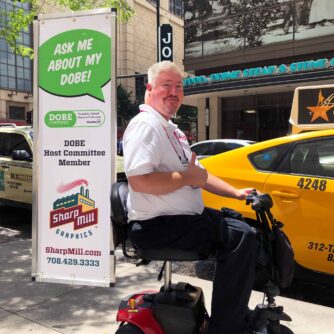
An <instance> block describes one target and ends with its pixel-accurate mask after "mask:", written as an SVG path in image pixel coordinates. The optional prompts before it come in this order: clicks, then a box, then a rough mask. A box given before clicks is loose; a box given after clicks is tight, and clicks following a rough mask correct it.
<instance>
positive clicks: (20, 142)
mask: <svg viewBox="0 0 334 334" xmlns="http://www.w3.org/2000/svg"><path fill="white" fill-rule="evenodd" d="M1 135H2V136H1V143H2V144H1V148H0V155H2V156H7V157H10V156H11V155H12V152H13V151H14V150H26V151H27V152H29V153H30V154H31V155H32V152H31V149H30V147H29V144H28V142H27V140H26V139H25V137H24V136H22V135H20V134H17V133H2V134H1Z"/></svg>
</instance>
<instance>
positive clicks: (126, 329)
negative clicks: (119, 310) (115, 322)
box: [115, 324, 144, 334]
mask: <svg viewBox="0 0 334 334" xmlns="http://www.w3.org/2000/svg"><path fill="white" fill-rule="evenodd" d="M115 334H144V332H143V331H141V330H140V329H139V328H138V327H136V326H134V325H131V324H126V325H123V326H121V327H119V328H118V329H117V331H116V333H115Z"/></svg>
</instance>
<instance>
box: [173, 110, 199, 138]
mask: <svg viewBox="0 0 334 334" xmlns="http://www.w3.org/2000/svg"><path fill="white" fill-rule="evenodd" d="M174 122H175V123H176V124H177V125H178V126H179V128H180V129H181V130H182V131H184V132H185V134H187V136H188V137H189V138H190V137H191V136H192V135H195V137H197V132H196V133H194V130H195V131H196V129H197V108H196V107H191V106H187V105H182V106H181V108H180V109H179V111H178V112H177V116H176V118H175V120H174ZM196 139H197V138H196Z"/></svg>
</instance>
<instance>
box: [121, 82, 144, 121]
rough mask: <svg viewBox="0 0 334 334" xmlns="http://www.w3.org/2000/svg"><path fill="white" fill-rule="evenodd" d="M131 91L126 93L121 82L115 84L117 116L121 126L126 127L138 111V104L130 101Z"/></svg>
mask: <svg viewBox="0 0 334 334" xmlns="http://www.w3.org/2000/svg"><path fill="white" fill-rule="evenodd" d="M131 95H132V92H130V93H128V92H127V91H126V89H125V88H123V86H122V85H121V84H119V85H118V86H117V116H118V122H119V124H120V125H121V126H122V127H124V128H125V127H126V126H127V124H128V123H129V121H130V119H131V118H132V117H134V116H135V115H136V114H137V113H138V108H139V105H138V103H136V102H132V101H131Z"/></svg>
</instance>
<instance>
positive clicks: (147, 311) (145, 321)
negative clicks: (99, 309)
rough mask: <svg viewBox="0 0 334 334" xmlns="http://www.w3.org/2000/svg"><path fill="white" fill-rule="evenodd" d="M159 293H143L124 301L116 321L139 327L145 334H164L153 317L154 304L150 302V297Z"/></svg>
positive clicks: (149, 291)
mask: <svg viewBox="0 0 334 334" xmlns="http://www.w3.org/2000/svg"><path fill="white" fill-rule="evenodd" d="M157 292H158V291H154V290H147V291H142V292H139V293H135V294H133V295H131V296H128V297H126V298H125V299H123V300H122V302H121V304H120V306H119V308H118V312H117V318H116V320H117V321H118V322H124V323H128V324H132V325H134V326H137V327H138V328H139V329H140V330H142V331H143V332H144V333H145V334H164V332H163V331H162V329H161V328H160V326H159V324H158V323H157V321H156V320H155V318H154V316H153V312H152V302H150V300H149V296H150V295H153V294H156V293H157ZM144 296H145V297H146V298H144Z"/></svg>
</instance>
